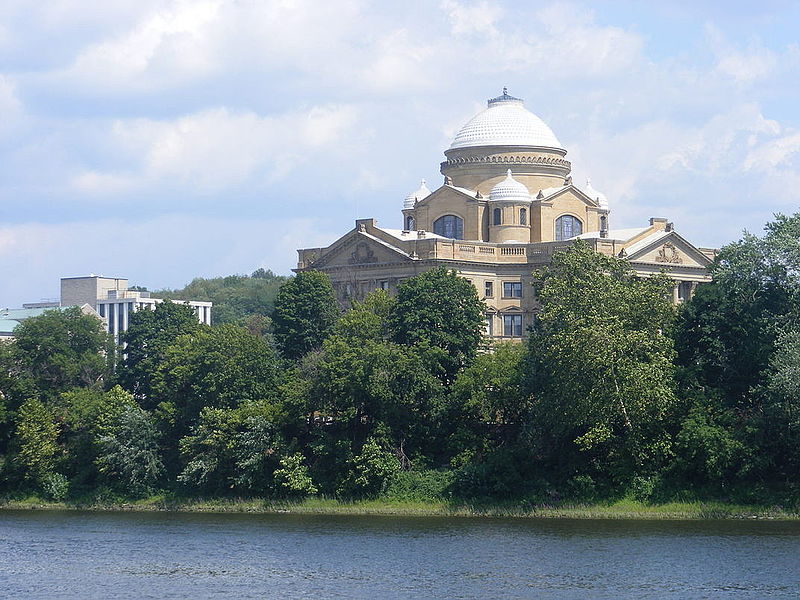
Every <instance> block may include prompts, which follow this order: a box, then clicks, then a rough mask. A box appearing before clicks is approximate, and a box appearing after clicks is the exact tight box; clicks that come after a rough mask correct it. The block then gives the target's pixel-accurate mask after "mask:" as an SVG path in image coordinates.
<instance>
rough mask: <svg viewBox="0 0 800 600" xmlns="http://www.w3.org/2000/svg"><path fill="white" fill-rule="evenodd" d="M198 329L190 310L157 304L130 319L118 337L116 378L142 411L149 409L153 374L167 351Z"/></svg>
mask: <svg viewBox="0 0 800 600" xmlns="http://www.w3.org/2000/svg"><path fill="white" fill-rule="evenodd" d="M200 328H201V325H200V323H199V322H198V320H197V316H195V314H194V311H193V310H192V308H191V307H189V306H187V305H185V304H175V303H173V302H169V301H167V302H161V303H159V304H157V305H156V307H155V309H154V310H140V311H137V312H135V313H133V314H132V315H131V317H130V322H129V325H128V330H127V331H126V332H124V333H123V334H122V335H121V336H120V342H121V343H122V344H123V345H124V346H125V350H124V354H123V355H122V360H121V361H120V364H119V367H118V372H117V376H118V379H119V382H120V384H121V385H122V386H123V387H124V388H125V389H126V390H128V391H129V392H131V393H132V394H133V395H134V396H135V397H136V398H137V400H139V402H140V403H141V404H142V406H144V407H145V408H153V407H154V406H156V404H157V402H156V401H155V400H154V399H153V389H152V388H153V375H154V374H155V373H156V371H157V369H158V367H159V365H160V364H161V362H162V361H163V360H164V358H165V355H166V352H167V348H169V346H171V345H172V344H173V343H175V340H177V339H178V337H179V336H181V335H185V334H191V333H194V332H196V331H197V330H198V329H200Z"/></svg>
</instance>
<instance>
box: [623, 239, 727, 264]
mask: <svg viewBox="0 0 800 600" xmlns="http://www.w3.org/2000/svg"><path fill="white" fill-rule="evenodd" d="M654 237H655V239H653V240H651V241H648V239H647V238H645V239H644V240H641V241H639V242H637V243H636V244H634V245H633V246H631V247H630V248H629V249H627V250H626V252H627V256H626V259H627V260H628V261H629V262H639V263H650V264H655V265H659V266H663V267H703V268H705V267H708V266H709V265H710V264H711V260H710V259H709V258H708V257H707V256H706V255H705V254H703V253H702V252H700V250H698V249H697V248H696V247H695V246H694V245H692V244H691V243H690V242H688V241H687V240H686V239H684V238H683V237H681V236H680V235H678V234H677V233H675V232H674V231H672V232H669V233H668V234H666V235H659V236H654Z"/></svg>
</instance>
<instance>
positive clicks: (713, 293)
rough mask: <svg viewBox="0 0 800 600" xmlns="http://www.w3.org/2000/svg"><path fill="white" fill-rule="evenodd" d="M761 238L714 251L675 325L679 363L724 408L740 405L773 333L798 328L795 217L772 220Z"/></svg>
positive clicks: (759, 375)
mask: <svg viewBox="0 0 800 600" xmlns="http://www.w3.org/2000/svg"><path fill="white" fill-rule="evenodd" d="M765 232H766V233H765V235H764V236H763V237H758V236H755V235H752V234H749V233H747V232H745V233H744V235H743V237H742V239H741V240H739V241H737V242H733V243H731V244H728V245H726V246H724V247H723V248H722V249H721V250H720V253H719V256H718V258H717V260H716V262H715V263H714V265H713V266H712V267H711V273H712V275H713V281H712V282H711V283H710V284H706V285H703V286H701V287H700V288H699V289H698V290H697V293H696V294H695V296H694V298H693V299H692V301H691V302H689V303H687V304H686V306H685V307H684V310H682V311H681V314H680V319H679V323H678V327H677V348H678V350H679V362H680V364H681V365H683V367H684V368H685V369H687V370H688V371H689V373H690V375H692V376H693V377H694V379H695V380H696V381H697V382H698V383H699V384H700V385H704V386H711V387H714V388H718V389H720V390H722V391H723V393H724V395H725V397H726V399H727V402H728V404H729V405H730V406H736V405H742V406H741V407H746V406H747V404H748V403H749V401H750V390H751V389H753V388H755V387H757V386H759V385H762V384H763V383H764V381H763V375H764V373H765V369H766V368H767V365H768V364H769V361H770V357H771V356H772V353H773V350H774V346H775V340H776V338H777V336H778V334H779V332H781V331H785V330H787V329H795V328H797V327H798V325H800V213H797V214H795V215H793V216H791V217H787V216H784V215H776V216H775V220H774V221H773V222H771V223H768V224H767V225H766V226H765Z"/></svg>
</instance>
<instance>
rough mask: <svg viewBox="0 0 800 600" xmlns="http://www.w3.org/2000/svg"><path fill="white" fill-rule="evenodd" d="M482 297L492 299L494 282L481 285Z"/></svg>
mask: <svg viewBox="0 0 800 600" xmlns="http://www.w3.org/2000/svg"><path fill="white" fill-rule="evenodd" d="M483 289H484V294H483V295H484V296H485V297H487V298H493V297H494V281H487V282H486V283H484V284H483Z"/></svg>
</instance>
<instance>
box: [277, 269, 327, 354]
mask: <svg viewBox="0 0 800 600" xmlns="http://www.w3.org/2000/svg"><path fill="white" fill-rule="evenodd" d="M338 316H339V309H338V306H337V304H336V296H335V294H334V291H333V286H332V285H331V280H330V277H328V275H327V274H325V273H322V272H320V271H302V272H300V273H298V274H297V275H296V276H295V277H294V278H292V279H290V280H289V281H287V282H286V283H285V284H283V286H282V287H281V289H280V290H279V291H278V297H277V298H276V299H275V310H274V311H273V313H272V322H273V325H274V328H275V340H276V341H277V343H278V346H279V347H280V349H281V352H282V353H283V355H284V356H285V357H286V358H288V359H291V360H297V359H298V358H300V357H301V356H304V355H305V354H307V353H308V352H310V351H311V350H317V349H319V348H320V347H321V346H322V342H323V341H324V340H325V338H326V337H328V335H330V333H331V331H332V330H333V326H334V324H335V323H336V319H337V318H338Z"/></svg>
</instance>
